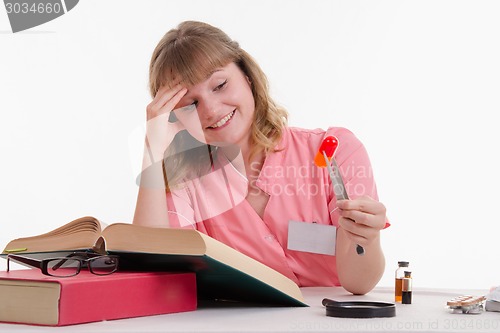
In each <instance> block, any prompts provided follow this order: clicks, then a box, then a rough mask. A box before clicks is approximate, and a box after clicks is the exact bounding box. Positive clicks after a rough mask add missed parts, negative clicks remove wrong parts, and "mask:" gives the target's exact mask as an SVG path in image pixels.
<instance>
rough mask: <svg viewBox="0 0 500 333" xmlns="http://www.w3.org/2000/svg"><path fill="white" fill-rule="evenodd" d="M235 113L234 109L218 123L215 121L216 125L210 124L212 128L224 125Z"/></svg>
mask: <svg viewBox="0 0 500 333" xmlns="http://www.w3.org/2000/svg"><path fill="white" fill-rule="evenodd" d="M233 115H234V111H233V112H231V113H230V114H228V115H227V116H225V117H224V118H222V119H221V120H219V121H218V122H217V123H215V124H214V125H212V126H210V128H217V127H221V126H222V125H224V124H225V123H227V121H228V120H229V119H231V118H232V117H233Z"/></svg>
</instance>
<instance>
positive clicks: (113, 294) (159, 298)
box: [0, 269, 197, 326]
mask: <svg viewBox="0 0 500 333" xmlns="http://www.w3.org/2000/svg"><path fill="white" fill-rule="evenodd" d="M0 279H12V280H24V281H38V282H44V281H46V282H57V283H59V284H60V286H61V291H60V296H59V309H58V313H59V319H58V323H57V324H56V325H48V326H64V325H72V324H80V323H88V322H96V321H103V320H113V319H122V318H131V317H141V316H151V315H159V314H167V313H175V312H185V311H193V310H196V308H197V294H196V276H195V274H194V273H189V272H186V273H172V272H169V273H167V272H120V271H118V272H115V273H113V274H110V275H104V276H98V275H95V274H92V273H90V272H88V271H86V270H82V271H81V272H80V274H78V275H76V276H73V277H66V278H57V277H51V276H46V275H43V274H42V273H41V272H40V270H38V269H23V270H12V271H10V272H0ZM24 324H29V323H24Z"/></svg>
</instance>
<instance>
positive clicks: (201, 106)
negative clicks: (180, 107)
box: [196, 98, 220, 125]
mask: <svg viewBox="0 0 500 333" xmlns="http://www.w3.org/2000/svg"><path fill="white" fill-rule="evenodd" d="M219 106H220V103H219V101H217V99H216V98H208V99H204V100H199V101H198V105H197V107H196V108H197V109H198V115H199V117H200V120H201V121H202V122H203V121H204V122H207V125H211V124H212V123H211V122H213V121H217V119H216V118H217V114H218V109H219Z"/></svg>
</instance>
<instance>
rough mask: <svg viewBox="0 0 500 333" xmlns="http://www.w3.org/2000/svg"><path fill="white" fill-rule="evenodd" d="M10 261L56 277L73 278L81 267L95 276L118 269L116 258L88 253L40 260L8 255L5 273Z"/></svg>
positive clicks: (76, 253) (75, 253)
mask: <svg viewBox="0 0 500 333" xmlns="http://www.w3.org/2000/svg"><path fill="white" fill-rule="evenodd" d="M10 260H14V261H17V262H20V263H23V264H27V265H29V266H33V267H37V268H40V270H41V271H42V273H43V274H45V275H49V276H56V277H70V276H75V275H77V274H78V273H80V270H81V269H82V267H87V268H88V269H89V271H90V272H91V273H92V274H95V275H108V274H111V273H114V272H116V270H117V269H118V256H114V255H100V254H97V253H90V252H89V253H87V252H74V253H71V254H69V255H68V256H66V257H60V258H47V259H42V260H39V259H33V258H28V257H24V256H20V255H17V254H9V255H7V272H8V271H9V262H10Z"/></svg>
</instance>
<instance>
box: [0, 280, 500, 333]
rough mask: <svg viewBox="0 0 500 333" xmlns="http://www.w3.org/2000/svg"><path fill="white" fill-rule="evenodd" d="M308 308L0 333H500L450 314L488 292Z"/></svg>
mask: <svg viewBox="0 0 500 333" xmlns="http://www.w3.org/2000/svg"><path fill="white" fill-rule="evenodd" d="M302 291H303V294H304V297H305V299H306V302H307V303H308V304H309V305H310V307H307V308H306V307H304V308H269V307H262V308H259V307H203V306H202V307H200V308H199V309H198V310H196V311H192V312H184V313H175V314H166V315H159V316H150V317H141V318H130V319H121V320H112V321H105V322H97V323H89V324H81V325H73V326H64V327H39V326H29V325H15V324H0V332H92V333H94V332H95V333H97V332H134V333H135V332H384V331H386V332H500V312H483V313H481V314H479V315H466V314H452V313H450V312H449V310H447V309H446V301H447V300H449V299H451V298H453V297H455V296H459V295H464V294H473V295H483V294H485V293H486V290H472V291H471V290H466V291H451V290H439V289H434V290H432V289H425V290H418V289H416V290H415V291H414V292H413V302H412V304H410V305H403V304H397V305H396V317H394V318H374V319H344V318H334V317H327V316H326V314H325V308H324V307H323V306H322V305H321V301H322V299H323V298H325V297H327V298H332V299H336V300H373V301H383V302H393V297H394V295H393V292H394V291H393V289H392V288H375V289H374V290H373V291H372V292H370V293H369V294H367V295H364V296H352V295H350V294H348V293H347V292H346V291H345V290H344V289H342V288H323V287H317V288H302Z"/></svg>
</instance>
